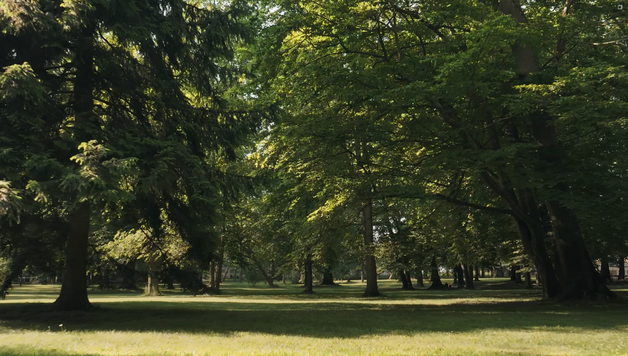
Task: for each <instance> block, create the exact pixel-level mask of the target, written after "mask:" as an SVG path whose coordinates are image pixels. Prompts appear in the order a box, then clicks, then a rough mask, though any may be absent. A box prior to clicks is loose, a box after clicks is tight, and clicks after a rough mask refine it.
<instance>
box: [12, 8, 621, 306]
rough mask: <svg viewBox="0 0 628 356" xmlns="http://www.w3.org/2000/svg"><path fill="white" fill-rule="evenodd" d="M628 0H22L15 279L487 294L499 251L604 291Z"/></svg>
mask: <svg viewBox="0 0 628 356" xmlns="http://www.w3.org/2000/svg"><path fill="white" fill-rule="evenodd" d="M617 5H618V4H617V2H616V1H589V2H579V1H574V0H565V1H516V0H502V1H471V0H455V1H449V2H442V1H406V0H404V1H394V0H382V1H375V2H373V1H358V0H341V1H327V0H324V1H318V2H301V1H292V0H285V1H280V0H276V1H265V2H261V3H254V4H247V3H246V2H244V1H231V2H229V1H212V2H210V1H184V0H133V1H121V0H72V1H70V0H65V1H62V0H38V1H36V0H31V1H12V0H10V1H5V2H3V3H2V5H1V7H0V30H1V31H0V51H1V52H0V67H1V68H2V72H1V73H0V127H1V129H0V218H1V219H2V220H1V225H0V227H1V229H2V230H0V256H2V259H3V261H7V262H4V264H3V266H11V267H4V270H6V271H8V272H5V275H6V278H5V283H4V284H3V286H2V288H4V289H6V287H7V286H8V284H9V283H10V281H11V279H12V278H15V276H16V275H18V274H20V273H21V272H22V271H23V270H24V269H25V268H27V267H28V268H30V270H31V271H33V272H32V273H35V274H37V273H39V274H49V275H55V276H56V277H57V278H60V277H61V276H60V273H59V270H60V269H61V267H60V266H63V265H65V275H64V276H63V278H61V279H62V281H63V289H62V292H61V296H60V297H59V299H58V301H57V304H58V305H59V306H60V307H62V308H77V307H79V308H80V307H86V306H88V305H89V301H88V299H87V293H86V284H85V276H86V274H88V273H89V275H90V276H91V277H92V280H93V279H94V278H93V276H95V275H97V276H98V277H97V278H96V279H97V280H99V281H100V282H99V283H100V284H101V286H102V287H110V286H111V283H110V280H112V279H116V278H117V280H121V281H123V282H121V284H122V285H124V286H128V287H130V288H132V287H134V286H135V283H136V280H135V276H136V274H137V272H139V273H140V274H143V275H145V276H148V280H149V281H150V282H149V285H148V292H152V293H159V291H158V289H157V288H156V287H158V285H159V283H158V282H155V281H162V282H165V283H168V284H170V285H172V283H173V281H178V282H180V283H181V285H182V286H183V287H184V288H186V289H191V290H194V291H197V292H198V291H200V290H203V291H205V292H216V293H217V292H219V290H220V289H219V288H220V281H221V279H222V278H224V277H225V276H226V275H227V272H228V271H229V269H231V268H233V269H236V268H237V269H239V270H240V275H241V274H242V270H244V271H245V273H246V274H247V276H248V277H250V280H254V279H255V278H254V277H255V276H257V275H261V278H263V279H264V280H265V281H266V282H267V283H268V284H270V285H273V284H274V281H275V280H277V279H284V280H286V279H294V280H295V281H296V282H298V281H303V283H304V284H305V287H306V292H313V288H312V287H313V280H314V279H315V278H316V276H317V275H318V276H321V277H322V280H323V283H326V284H333V283H334V282H333V280H334V279H333V276H334V275H335V276H336V277H343V278H348V279H351V278H358V277H357V276H358V275H360V274H362V277H365V278H366V280H367V287H366V291H365V296H376V295H378V294H379V292H378V289H377V276H378V274H379V273H380V272H382V271H384V270H385V271H388V272H390V273H392V274H394V275H395V276H399V278H400V280H401V281H402V282H403V285H404V288H407V289H412V288H413V285H412V278H413V277H414V278H417V279H418V283H420V284H421V283H423V277H424V276H425V277H427V276H428V274H429V277H430V278H431V279H432V282H433V286H434V287H438V286H439V283H440V280H439V279H438V272H439V266H442V267H446V268H452V269H453V271H454V272H455V273H456V276H457V281H458V282H459V283H458V284H459V285H462V284H465V285H466V287H467V288H472V287H473V277H474V274H475V275H476V276H475V277H477V273H478V271H479V270H480V269H484V268H488V267H492V266H496V265H501V264H504V265H507V266H509V267H511V266H512V270H513V275H514V274H515V273H516V271H519V272H522V273H526V272H527V273H528V276H529V273H530V271H534V272H536V274H537V275H538V279H539V281H540V283H541V285H542V287H543V295H544V297H545V298H556V299H558V300H562V299H571V298H580V297H582V296H585V295H606V296H612V293H611V292H610V291H609V290H608V289H607V288H606V287H605V280H604V278H603V276H602V275H600V273H599V272H598V271H597V270H596V268H595V267H594V263H593V262H594V261H596V260H601V261H602V263H601V265H602V266H603V267H604V266H608V262H609V261H620V262H621V263H620V264H621V265H622V266H623V259H624V257H625V256H626V255H628V245H627V244H626V239H625V237H624V236H623V231H625V229H624V227H625V219H622V216H623V214H624V213H625V212H626V207H625V200H626V198H627V197H626V196H625V195H626V188H625V186H624V184H623V179H624V174H625V172H626V169H627V168H628V167H626V164H625V162H624V160H623V159H622V158H623V157H625V156H626V153H628V152H627V148H626V144H625V142H627V138H628V137H627V135H626V126H625V125H626V116H625V113H626V100H627V98H626V93H628V91H627V90H626V89H627V86H628V82H627V80H626V79H627V78H628V77H627V74H628V72H627V71H626V68H625V67H624V63H625V60H626V45H625V38H626V34H625V31H626V28H625V27H626V21H627V19H628V13H624V10H622V9H623V7H622V6H619V7H618V6H617ZM625 11H628V10H625ZM260 108H265V109H260ZM25 241H27V242H26V243H25ZM88 245H89V248H88ZM42 246H46V247H45V249H43V250H42ZM64 249H65V253H64V252H63V251H64ZM207 269H208V270H209V272H210V273H209V275H210V277H209V279H210V283H209V284H210V285H209V287H206V286H203V284H202V282H201V279H202V271H203V270H207ZM428 272H431V273H428ZM474 272H475V273H474ZM603 272H604V271H603ZM112 273H113V274H115V277H112V276H111V274H112ZM301 274H303V275H302V276H301ZM295 275H296V276H295ZM604 277H607V276H604ZM528 282H529V279H528ZM154 287H155V288H154ZM0 291H2V290H0Z"/></svg>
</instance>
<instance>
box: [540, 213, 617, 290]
mask: <svg viewBox="0 0 628 356" xmlns="http://www.w3.org/2000/svg"><path fill="white" fill-rule="evenodd" d="M547 208H548V212H549V214H550V217H551V218H552V230H553V231H554V239H555V241H556V247H557V249H558V257H559V259H560V266H561V270H562V274H563V279H562V280H561V281H560V282H561V286H562V292H561V295H560V296H559V297H558V299H559V300H563V299H574V298H575V299H578V298H582V297H585V296H587V297H594V296H596V295H598V294H603V295H605V296H607V297H615V296H616V295H615V293H613V292H612V291H611V290H609V289H608V287H606V285H605V284H604V280H603V278H602V277H601V276H600V274H599V273H598V272H597V271H596V270H595V268H594V267H593V263H591V257H590V256H589V252H588V251H587V248H586V246H585V244H584V239H583V238H582V235H581V233H580V228H579V226H578V222H577V218H576V216H575V214H574V213H573V212H572V211H571V210H570V209H568V208H567V207H565V206H563V205H561V204H559V203H558V202H556V201H550V202H548V203H547Z"/></svg>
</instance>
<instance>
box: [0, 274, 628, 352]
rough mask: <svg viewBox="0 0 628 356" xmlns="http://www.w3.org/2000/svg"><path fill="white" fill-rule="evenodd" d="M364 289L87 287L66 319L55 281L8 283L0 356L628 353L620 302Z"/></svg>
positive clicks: (625, 308)
mask: <svg viewBox="0 0 628 356" xmlns="http://www.w3.org/2000/svg"><path fill="white" fill-rule="evenodd" d="M480 286H481V287H484V288H487V287H488V283H487V282H484V283H481V284H480ZM363 287H364V285H362V284H360V283H351V284H344V285H342V286H339V287H325V288H317V289H316V291H317V293H316V294H314V295H303V294H299V292H300V290H301V289H300V288H298V286H293V285H282V286H281V287H280V288H276V289H270V288H267V287H265V286H258V287H249V286H246V285H241V284H237V283H226V284H225V285H224V287H223V288H224V294H223V295H221V296H212V297H193V296H189V295H185V294H182V293H167V294H166V295H165V296H162V297H151V298H147V297H143V296H140V295H138V294H136V293H121V292H118V293H105V292H92V293H91V294H90V299H91V301H92V302H94V303H96V304H98V305H99V308H98V309H96V310H93V311H89V312H71V313H60V312H55V311H52V310H51V309H50V306H49V304H47V303H50V302H52V301H54V298H55V297H56V294H57V292H58V287H56V286H28V287H17V288H15V290H14V291H13V293H11V294H10V295H9V297H8V298H7V300H5V301H0V355H53V356H62V355H64V356H69V355H72V356H75V355H508V356H514V355H628V341H627V340H628V303H625V302H601V301H597V302H579V303H573V304H569V305H554V304H547V303H539V302H536V301H535V300H538V297H539V296H538V292H537V291H534V290H533V291H526V290H511V289H505V290H491V289H482V290H475V291H463V290H447V291H438V292H434V291H427V290H418V291H401V290H399V289H398V287H399V285H398V284H397V283H395V282H392V281H383V282H382V291H383V292H384V293H385V295H386V297H384V298H373V299H362V298H359V295H360V292H361V290H362V289H363ZM619 293H620V294H621V295H623V296H624V299H628V290H624V289H622V288H620V289H619ZM60 324H62V325H63V326H62V327H60V326H59V325H60Z"/></svg>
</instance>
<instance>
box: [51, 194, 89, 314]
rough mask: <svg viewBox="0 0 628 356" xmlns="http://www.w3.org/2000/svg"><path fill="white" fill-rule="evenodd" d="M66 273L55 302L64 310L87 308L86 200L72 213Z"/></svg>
mask: <svg viewBox="0 0 628 356" xmlns="http://www.w3.org/2000/svg"><path fill="white" fill-rule="evenodd" d="M69 220H70V221H69V225H70V226H69V230H68V244H67V247H66V255H65V256H66V257H65V274H64V275H63V284H62V286H61V293H60V294H59V297H58V298H57V300H56V301H55V302H54V304H55V305H56V307H57V308H59V309H62V310H73V309H87V308H90V307H91V306H92V305H91V303H90V302H89V299H88V298H87V243H88V239H89V226H90V206H89V203H87V202H84V203H81V204H79V205H78V206H77V207H76V208H75V210H74V211H73V212H72V213H70V217H69Z"/></svg>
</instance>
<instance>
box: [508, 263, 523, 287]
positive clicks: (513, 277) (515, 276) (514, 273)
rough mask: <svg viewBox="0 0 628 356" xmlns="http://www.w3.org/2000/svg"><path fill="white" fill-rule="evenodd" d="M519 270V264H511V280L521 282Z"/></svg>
mask: <svg viewBox="0 0 628 356" xmlns="http://www.w3.org/2000/svg"><path fill="white" fill-rule="evenodd" d="M518 270H519V266H517V265H514V264H513V265H511V266H510V280H511V281H512V282H516V283H521V273H519V272H517V271H518Z"/></svg>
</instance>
